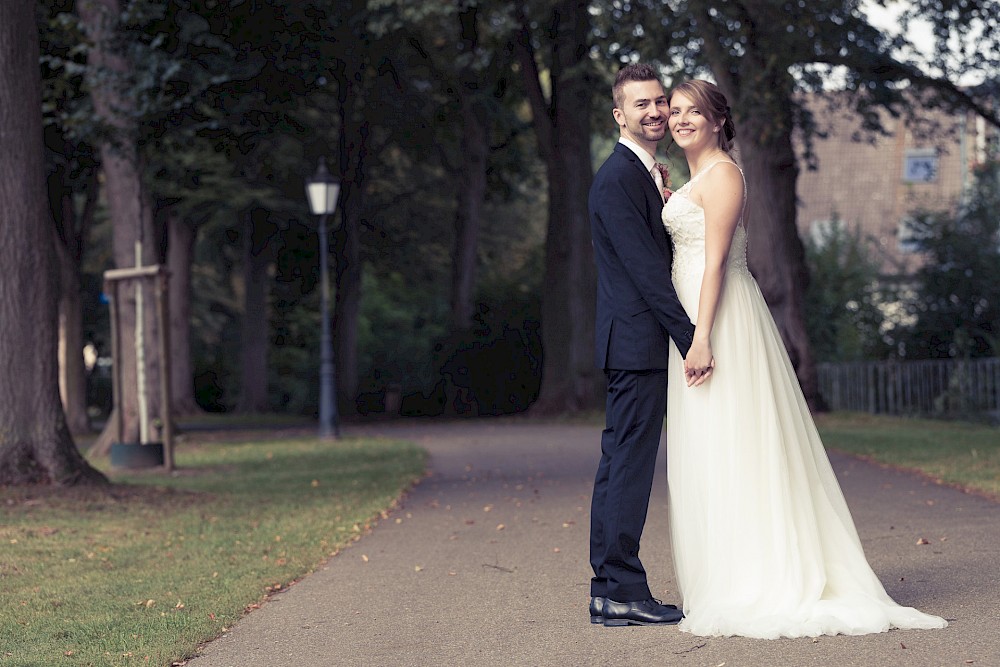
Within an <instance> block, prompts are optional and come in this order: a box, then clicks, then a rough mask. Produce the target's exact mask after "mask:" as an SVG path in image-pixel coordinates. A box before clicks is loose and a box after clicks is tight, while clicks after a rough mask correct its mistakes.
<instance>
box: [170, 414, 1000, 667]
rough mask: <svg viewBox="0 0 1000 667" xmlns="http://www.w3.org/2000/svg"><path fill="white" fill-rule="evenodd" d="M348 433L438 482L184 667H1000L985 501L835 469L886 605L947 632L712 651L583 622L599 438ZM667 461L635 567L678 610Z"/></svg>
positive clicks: (860, 466)
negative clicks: (414, 452)
mask: <svg viewBox="0 0 1000 667" xmlns="http://www.w3.org/2000/svg"><path fill="white" fill-rule="evenodd" d="M345 435H347V436H353V435H364V436H387V437H392V438H405V439H409V440H413V441H415V442H417V443H419V444H420V445H422V446H423V447H425V448H426V449H427V450H428V451H429V452H430V455H431V456H430V470H431V474H430V476H429V477H428V478H427V479H426V480H424V481H423V482H422V483H421V484H419V485H418V486H417V487H416V488H415V489H414V490H413V491H412V492H411V493H410V494H409V495H408V496H407V497H406V498H405V499H404V501H403V503H402V505H401V506H400V508H399V509H397V510H395V511H394V512H392V513H391V514H390V515H389V517H388V519H383V520H382V521H381V522H380V523H379V525H378V526H377V527H376V528H375V529H374V531H373V532H372V533H371V534H369V535H366V536H364V537H363V538H362V539H361V540H360V541H358V542H356V543H355V544H353V545H351V546H350V547H348V548H347V549H345V550H344V551H342V552H341V553H340V555H338V556H336V557H334V558H332V559H330V561H329V562H328V563H327V564H326V565H325V566H324V567H323V568H322V569H321V570H320V571H318V572H316V573H315V574H313V575H310V576H309V577H307V578H306V579H304V580H303V581H301V582H299V583H298V584H296V585H294V586H292V587H291V588H289V589H288V590H287V591H285V592H283V593H281V594H279V595H277V596H275V597H274V598H272V599H271V600H270V601H268V602H267V604H265V605H263V606H262V607H261V608H260V609H259V610H257V611H254V612H253V613H251V614H250V615H248V616H247V617H246V618H244V619H243V620H242V621H241V622H240V623H239V624H237V626H236V627H235V628H233V629H232V630H231V631H230V632H228V633H227V634H226V635H224V636H223V637H221V638H219V639H217V640H216V641H213V642H211V643H210V644H208V645H207V646H205V647H204V648H203V651H202V653H201V655H199V656H198V657H197V658H195V659H193V660H191V661H190V662H189V663H188V664H189V665H191V666H192V667H253V666H257V665H262V666H263V665H266V666H268V667H285V666H288V667H329V666H332V665H359V666H368V665H371V666H383V665H385V666H389V665H401V666H407V667H408V666H414V667H417V666H420V667H423V666H428V667H429V666H434V667H451V666H463V667H465V666H478V665H484V666H485V665H489V666H494V665H531V666H535V665H539V666H541V665H553V666H555V665H558V666H576V665H602V666H603V665H613V666H615V667H627V666H631V665H643V666H646V665H680V666H683V667H721V666H725V667H804V666H807V665H808V666H823V667H873V666H883V665H888V666H895V665H899V666H906V667H945V666H955V667H964V666H966V665H973V666H975V667H1000V603H998V601H1000V505H998V504H997V503H994V502H992V501H989V500H986V499H983V498H980V497H977V496H973V495H968V494H965V493H962V492H960V491H957V490H954V489H950V488H946V487H942V486H937V485H935V484H933V483H931V482H928V481H927V480H925V479H923V478H921V477H918V476H914V475H909V474H904V473H900V472H897V471H894V470H890V469H887V468H883V467H880V466H876V465H871V464H868V463H864V462H861V461H858V460H856V459H853V458H850V457H846V456H840V455H834V456H833V457H832V460H833V464H834V468H835V469H836V471H837V474H838V476H839V478H840V480H841V484H842V486H843V489H844V493H845V495H846V496H847V501H848V503H849V504H850V506H851V510H852V512H853V514H854V518H855V521H856V522H857V525H858V530H859V532H860V534H861V539H862V542H863V543H864V547H865V551H866V554H867V555H868V559H869V562H871V564H872V566H873V568H874V569H875V572H876V573H877V574H878V575H879V577H880V578H881V580H882V582H883V583H884V584H885V587H886V590H887V591H888V592H889V594H890V595H891V596H892V597H893V598H895V599H896V600H897V601H898V602H900V603H902V604H906V605H910V606H915V607H918V608H919V609H922V610H924V611H927V612H930V613H934V614H938V615H941V616H944V617H945V618H947V619H948V620H949V622H950V625H949V627H948V628H946V629H944V630H930V631H891V632H888V633H883V634H878V635H866V636H863V637H843V636H837V637H820V638H818V639H795V640H787V639H783V640H775V641H766V640H752V639H744V638H711V639H709V638H703V637H695V636H692V635H689V634H686V633H682V632H680V631H678V630H677V628H676V627H672V626H667V627H627V628H605V627H603V626H600V625H591V624H590V623H589V617H588V614H587V602H588V599H589V598H588V582H589V577H590V570H589V564H588V560H587V559H588V556H587V549H588V544H589V539H588V531H589V503H590V491H591V485H592V479H593V473H594V470H595V469H596V464H597V458H598V456H599V444H598V442H599V435H600V433H599V428H598V427H594V426H581V425H564V424H539V423H534V422H531V421H522V420H495V421H475V422H473V421H469V422H455V423H434V422H421V421H420V420H409V421H406V422H394V423H387V424H384V425H366V426H349V427H348V428H347V429H346V430H345ZM664 461H665V450H664V448H663V447H661V449H660V464H659V465H658V473H657V474H658V477H657V480H656V482H655V486H654V492H653V498H652V502H651V504H650V510H649V518H648V520H647V523H646V532H645V534H644V539H643V544H642V551H641V554H642V558H643V562H644V563H645V565H646V569H647V570H648V572H649V575H650V587H651V588H652V589H653V591H654V595H657V596H658V597H660V598H662V599H663V600H664V601H665V602H677V601H678V600H677V595H676V592H675V588H674V581H673V571H672V566H671V561H670V552H669V543H668V539H667V511H666V474H665V463H664ZM924 542H926V543H924Z"/></svg>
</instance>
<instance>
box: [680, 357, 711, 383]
mask: <svg viewBox="0 0 1000 667" xmlns="http://www.w3.org/2000/svg"><path fill="white" fill-rule="evenodd" d="M714 368H715V357H712V359H711V361H709V364H708V366H706V367H705V368H690V367H689V366H688V363H687V359H685V360H684V375H685V377H686V379H687V386H689V387H698V386H700V385H702V384H704V383H705V381H706V380H707V379H708V378H710V377H712V370H713V369H714Z"/></svg>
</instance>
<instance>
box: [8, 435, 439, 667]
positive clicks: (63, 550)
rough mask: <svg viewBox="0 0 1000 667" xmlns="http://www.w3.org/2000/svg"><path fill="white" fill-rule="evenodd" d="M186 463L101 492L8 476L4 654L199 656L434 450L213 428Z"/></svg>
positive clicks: (108, 661)
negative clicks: (216, 432)
mask: <svg viewBox="0 0 1000 667" xmlns="http://www.w3.org/2000/svg"><path fill="white" fill-rule="evenodd" d="M243 435H244V437H245V438H246V437H253V436H246V434H243ZM262 437H265V436H263V434H262ZM176 464H177V466H178V472H177V474H175V475H173V476H170V477H167V476H165V475H162V474H155V475H154V474H151V473H149V472H142V473H132V474H130V475H122V474H120V473H114V478H115V481H116V482H123V483H122V484H120V485H116V486H115V487H114V488H112V489H111V490H110V491H103V492H102V491H95V490H85V489H68V490H67V489H59V490H54V489H45V488H29V489H16V488H8V489H0V507H2V509H0V512H2V516H3V521H2V523H0V604H2V607H3V612H2V614H0V666H3V667H6V666H8V665H10V666H13V665H19V666H27V665H32V666H38V665H154V666H165V665H170V664H171V663H172V662H174V661H180V660H182V659H184V658H185V657H189V656H190V655H192V654H193V652H194V650H195V648H196V647H197V645H198V644H199V643H201V642H203V641H205V640H208V639H211V638H213V637H216V636H218V635H219V634H221V633H222V632H223V631H224V630H225V628H228V627H230V626H231V625H232V624H233V623H235V622H236V621H237V620H238V619H239V618H240V617H241V616H242V615H243V614H244V613H245V612H246V610H247V609H249V608H253V606H255V605H257V604H259V603H260V602H261V601H262V600H263V599H264V598H265V597H266V596H267V595H268V594H269V593H271V592H274V591H275V590H280V589H282V588H284V587H287V586H288V585H289V584H290V583H293V582H295V581H296V580H298V579H300V578H301V577H302V576H304V575H305V574H307V573H309V572H310V571H312V570H314V569H315V568H316V567H317V566H318V565H319V564H321V563H322V562H323V561H324V560H325V559H326V558H328V557H329V556H330V555H332V554H335V553H336V552H337V551H338V550H339V549H340V548H341V547H343V546H344V545H345V544H348V543H349V542H351V541H352V540H355V539H357V538H358V537H359V536H360V535H361V534H363V533H364V532H365V531H366V530H367V529H368V528H369V527H370V526H371V525H372V524H373V523H374V521H376V520H377V519H378V518H379V517H380V516H384V515H385V511H386V510H387V509H388V508H391V507H392V506H393V504H394V503H395V501H396V500H397V499H398V497H399V495H400V493H401V492H402V491H403V490H405V489H406V488H408V487H409V486H411V485H412V484H413V483H414V482H415V481H416V480H417V479H419V477H420V476H421V475H422V473H423V470H424V464H425V454H424V452H423V451H422V450H420V449H419V448H417V447H416V446H415V445H413V444H410V443H404V442H395V441H386V440H360V439H346V440H342V441H338V442H336V443H330V442H319V441H317V440H316V439H314V438H308V439H306V438H303V439H289V440H271V441H257V442H246V441H244V442H218V441H217V442H204V443H202V444H184V445H182V446H180V447H179V448H178V451H177V452H176Z"/></svg>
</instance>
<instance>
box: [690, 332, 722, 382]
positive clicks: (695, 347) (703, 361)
mask: <svg viewBox="0 0 1000 667" xmlns="http://www.w3.org/2000/svg"><path fill="white" fill-rule="evenodd" d="M713 368H715V357H714V356H713V355H712V344H711V343H710V342H708V341H695V342H694V343H692V345H691V349H690V350H688V354H687V357H685V358H684V375H685V376H686V378H687V385H688V386H689V387H697V386H699V385H701V384H702V383H704V382H705V380H707V379H708V378H709V377H710V376H711V375H712V369H713Z"/></svg>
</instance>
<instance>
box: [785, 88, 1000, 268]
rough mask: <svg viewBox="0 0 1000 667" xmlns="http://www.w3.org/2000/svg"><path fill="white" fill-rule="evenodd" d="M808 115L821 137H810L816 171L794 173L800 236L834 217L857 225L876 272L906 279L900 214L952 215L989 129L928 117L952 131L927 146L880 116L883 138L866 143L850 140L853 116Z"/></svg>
mask: <svg viewBox="0 0 1000 667" xmlns="http://www.w3.org/2000/svg"><path fill="white" fill-rule="evenodd" d="M814 113H815V114H816V116H817V119H818V123H817V124H818V126H819V127H820V128H822V129H826V130H828V131H829V136H828V137H827V138H825V139H819V138H817V139H814V152H815V154H816V156H817V158H818V169H817V170H816V171H809V170H807V169H805V168H804V167H802V168H801V173H800V174H799V180H798V187H797V195H798V201H799V208H798V226H799V232H800V234H802V235H803V238H805V237H806V235H808V234H813V233H816V232H817V230H819V229H822V226H823V225H826V224H829V221H830V220H832V219H834V218H837V219H839V220H841V221H842V222H843V223H845V224H846V225H847V226H848V228H850V229H854V228H856V227H858V226H860V228H861V230H862V235H863V236H865V237H869V238H871V240H872V241H873V243H874V246H875V249H876V252H877V256H878V257H879V258H880V259H881V263H882V270H883V272H884V273H885V274H886V275H896V276H902V275H907V274H908V273H909V272H911V271H912V270H913V269H914V268H915V267H916V266H917V263H918V262H919V259H920V258H919V256H917V255H915V254H914V253H913V252H911V251H910V250H909V249H908V248H907V244H906V235H905V226H904V221H905V220H906V217H907V215H908V214H909V213H910V212H912V211H914V210H917V209H925V210H953V209H954V207H955V205H956V204H957V203H958V202H959V199H960V196H961V194H962V192H964V191H965V190H966V188H968V187H969V186H970V185H971V184H972V167H973V166H974V165H976V164H979V163H982V162H983V161H984V160H985V159H986V150H987V145H988V140H989V139H990V138H991V137H995V136H996V130H995V128H992V126H989V125H987V124H986V123H985V121H984V120H983V119H982V118H980V117H978V116H976V115H975V114H973V113H971V112H970V113H968V114H967V115H965V116H964V117H963V118H960V119H959V120H958V122H954V121H953V120H952V119H951V118H948V117H945V115H944V114H943V112H932V114H929V116H928V117H929V118H931V119H933V120H939V121H941V122H942V124H948V125H950V126H954V130H953V131H952V132H949V133H938V134H937V135H935V136H937V137H940V138H941V139H940V140H939V141H936V142H935V143H937V145H935V143H931V142H929V141H920V140H919V139H918V138H916V137H914V135H913V133H912V132H911V131H910V130H908V129H907V127H906V126H905V125H904V123H903V120H902V119H894V118H891V117H890V116H889V115H888V114H883V116H882V122H883V127H885V128H886V129H887V130H889V132H890V136H882V137H877V138H875V140H874V143H866V142H864V141H852V135H854V134H855V133H856V132H857V131H858V129H859V121H858V119H857V116H856V115H855V114H854V113H852V112H849V111H840V112H833V111H829V110H827V109H826V108H825V106H824V105H819V104H817V105H814ZM934 114H936V116H935V115H934ZM800 165H804V162H802V161H800Z"/></svg>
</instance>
